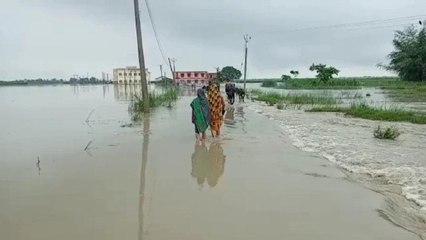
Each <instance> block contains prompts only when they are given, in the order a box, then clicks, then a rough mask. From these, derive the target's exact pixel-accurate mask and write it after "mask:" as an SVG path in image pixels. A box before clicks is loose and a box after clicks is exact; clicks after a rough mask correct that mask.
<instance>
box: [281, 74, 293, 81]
mask: <svg viewBox="0 0 426 240" xmlns="http://www.w3.org/2000/svg"><path fill="white" fill-rule="evenodd" d="M290 79H291V77H290V76H289V75H281V80H283V81H287V80H290Z"/></svg>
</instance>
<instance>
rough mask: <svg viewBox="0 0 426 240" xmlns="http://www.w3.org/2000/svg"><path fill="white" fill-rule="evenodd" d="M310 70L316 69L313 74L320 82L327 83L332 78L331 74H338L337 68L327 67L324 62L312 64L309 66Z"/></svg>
mask: <svg viewBox="0 0 426 240" xmlns="http://www.w3.org/2000/svg"><path fill="white" fill-rule="evenodd" d="M309 70H310V71H316V72H317V75H316V76H315V77H316V78H317V79H318V80H319V81H320V82H323V83H327V82H329V81H330V80H331V79H333V75H339V72H340V71H339V70H337V68H335V67H332V66H330V67H327V65H325V64H312V66H311V67H310V68H309Z"/></svg>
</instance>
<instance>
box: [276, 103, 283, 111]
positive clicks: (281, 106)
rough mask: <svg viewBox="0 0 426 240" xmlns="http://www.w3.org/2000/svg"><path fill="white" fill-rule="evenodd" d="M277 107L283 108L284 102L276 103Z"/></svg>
mask: <svg viewBox="0 0 426 240" xmlns="http://www.w3.org/2000/svg"><path fill="white" fill-rule="evenodd" d="M277 109H279V110H283V109H284V103H282V102H280V103H278V104H277Z"/></svg>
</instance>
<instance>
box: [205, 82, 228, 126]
mask: <svg viewBox="0 0 426 240" xmlns="http://www.w3.org/2000/svg"><path fill="white" fill-rule="evenodd" d="M208 100H209V104H210V121H211V123H210V127H211V130H213V131H215V132H218V131H220V128H221V127H222V123H223V112H224V110H225V100H224V99H223V97H222V95H221V94H220V92H219V88H218V87H217V85H216V84H211V85H210V89H209V93H208Z"/></svg>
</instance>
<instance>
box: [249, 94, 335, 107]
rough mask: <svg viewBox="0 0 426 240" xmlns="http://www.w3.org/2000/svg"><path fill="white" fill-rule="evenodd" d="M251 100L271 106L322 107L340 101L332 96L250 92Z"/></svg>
mask: <svg viewBox="0 0 426 240" xmlns="http://www.w3.org/2000/svg"><path fill="white" fill-rule="evenodd" d="M251 94H252V95H253V99H254V100H256V101H261V102H265V103H266V104H268V105H270V106H273V105H275V104H277V103H287V104H309V105H316V104H320V105H324V104H338V103H340V101H339V100H338V99H336V98H333V97H332V96H321V95H315V94H311V93H303V94H290V93H289V94H286V95H284V94H280V93H275V92H263V91H252V92H251Z"/></svg>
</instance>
